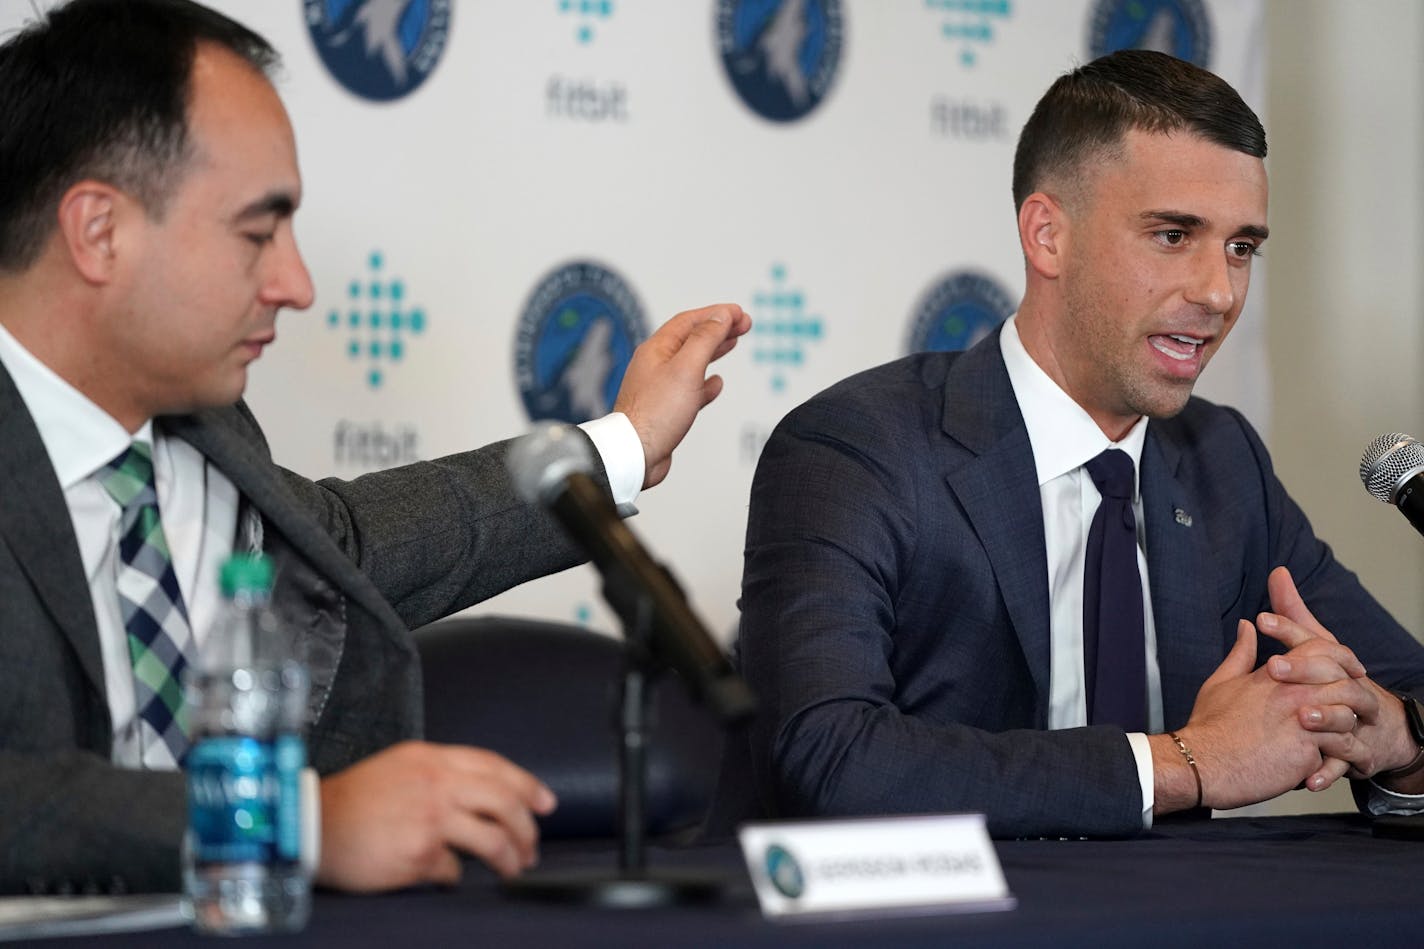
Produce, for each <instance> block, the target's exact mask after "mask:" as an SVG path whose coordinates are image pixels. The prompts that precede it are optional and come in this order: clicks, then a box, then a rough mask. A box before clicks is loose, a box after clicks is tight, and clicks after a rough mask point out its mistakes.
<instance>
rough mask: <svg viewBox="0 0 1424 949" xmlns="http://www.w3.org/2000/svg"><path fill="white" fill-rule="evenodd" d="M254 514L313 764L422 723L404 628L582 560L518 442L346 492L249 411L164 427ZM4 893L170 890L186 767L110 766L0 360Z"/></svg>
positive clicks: (43, 473) (42, 477)
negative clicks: (516, 457)
mask: <svg viewBox="0 0 1424 949" xmlns="http://www.w3.org/2000/svg"><path fill="white" fill-rule="evenodd" d="M158 424H159V425H161V426H162V427H163V429H164V430H165V431H166V432H167V433H168V434H170V435H172V436H175V437H178V438H181V439H183V440H185V441H187V442H189V443H190V444H192V445H193V446H194V447H195V448H197V449H198V450H199V451H200V452H202V453H203V454H204V455H205V456H206V457H207V458H208V459H209V460H210V461H212V462H213V463H214V464H216V465H217V466H218V468H219V469H220V470H221V471H223V473H224V474H226V475H227V477H229V478H230V479H231V480H232V481H233V483H234V484H235V485H236V486H237V489H238V491H239V492H240V493H241V495H242V498H243V502H244V504H249V505H251V506H252V507H253V508H255V509H256V511H258V512H259V513H260V515H261V518H262V523H263V527H264V546H265V548H266V549H267V551H268V552H269V553H271V554H272V555H273V556H274V558H275V560H276V563H277V580H276V584H275V588H274V591H273V598H274V605H275V607H276V609H277V610H278V612H279V614H280V615H282V616H283V618H284V619H286V620H287V621H288V622H290V623H292V624H293V625H294V626H295V627H296V628H297V629H298V630H299V632H300V633H301V637H302V642H303V645H304V647H305V652H306V658H307V660H308V663H309V665H310V667H311V672H312V699H311V720H312V725H311V729H310V733H309V738H308V754H309V758H310V761H311V763H312V765H313V766H314V767H316V768H317V770H318V771H320V772H322V773H328V772H331V771H334V770H337V769H340V768H342V767H344V766H346V765H348V764H350V763H352V762H354V761H356V760H358V759H360V758H362V757H364V756H366V755H369V754H371V753H372V752H374V751H377V750H379V749H380V748H383V747H385V746H387V745H390V744H392V743H394V742H396V741H399V740H401V739H405V738H411V737H418V736H419V734H420V730H421V693H420V675H419V664H418V661H417V658H416V656H415V652H414V648H413V646H412V644H411V641H410V637H409V635H408V634H407V630H408V629H410V628H414V627H417V626H420V625H422V624H424V623H428V622H430V621H432V620H435V619H438V618H439V617H441V616H444V615H446V614H448V613H451V612H454V611H455V610H458V609H461V608H463V607H465V606H468V605H470V604H472V603H475V602H478V601H479V600H482V599H484V598H486V597H488V596H491V595H493V594H495V593H498V592H500V591H502V590H505V589H508V588H509V587H511V586H513V585H515V584H517V583H520V582H523V581H524V580H527V579H530V578H532V577H537V576H542V575H544V574H547V573H551V572H553V571H556V570H561V569H563V568H565V567H568V566H572V565H573V564H575V563H578V562H580V560H581V559H582V557H581V556H580V555H579V554H578V553H576V552H575V550H574V549H573V547H572V546H571V545H570V543H569V542H568V541H567V540H566V538H565V537H564V535H563V534H562V532H561V531H560V530H559V528H558V526H557V525H556V524H555V523H554V522H553V521H552V520H551V519H549V518H548V517H547V516H546V515H545V514H544V513H543V512H542V511H539V510H537V509H534V508H531V507H529V506H528V505H526V504H524V503H523V502H522V501H520V500H519V499H518V497H517V496H516V495H515V493H514V491H513V489H512V486H511V485H510V483H509V479H508V477H507V475H506V474H505V470H504V453H505V449H506V446H507V443H499V444H495V445H492V446H489V447H487V448H484V449H481V450H479V451H474V452H468V453H465V454H461V455H454V456H451V457H448V458H442V459H439V460H437V461H432V462H421V463H417V464H414V465H409V466H406V467H404V468H399V469H394V470H391V471H386V472H380V473H376V474H371V475H367V476H365V477H361V478H357V479H355V480H353V481H347V482H343V481H337V480H328V481H322V482H316V483H314V482H312V481H309V480H307V479H305V478H302V477H300V476H298V475H296V474H293V473H292V472H290V471H286V470H284V469H282V468H279V467H278V466H276V465H275V464H273V463H272V460H271V457H270V454H269V452H268V449H267V445H266V442H265V440H264V438H263V436H262V432H261V430H260V429H259V428H258V426H257V423H256V422H255V421H254V420H253V418H252V416H251V414H250V413H248V411H247V410H246V408H245V406H241V405H239V406H236V407H233V408H229V409H221V410H214V411H206V412H200V413H197V414H195V415H191V416H183V417H171V418H163V419H160V420H158ZM0 485H3V493H0V892H14V891H20V890H26V889H28V890H31V891H41V892H43V891H51V892H52V891H54V890H56V889H65V888H74V889H76V890H84V889H99V890H108V889H126V890H129V891H142V890H173V889H176V888H177V887H178V884H179V862H178V851H179V842H180V840H181V836H182V832H183V827H184V824H185V818H186V805H185V800H184V785H183V779H182V776H181V775H179V774H176V773H155V772H144V771H131V770H125V769H120V768H115V767H113V766H112V765H111V764H110V763H109V756H110V751H111V743H112V723H111V720H110V715H109V708H108V702H107V699H106V697H105V690H104V673H103V666H102V660H101V658H100V651H99V641H98V634H97V631H96V626H95V621H94V615H93V607H92V605H91V600H90V595H89V590H88V586H87V582H86V580H85V576H84V572H83V567H82V564H81V561H80V556H79V550H78V546H77V544H76V541H75V538H74V531H73V527H72V525H71V522H70V518H69V514H68V510H67V508H66V506H65V502H64V497H63V494H62V492H61V490H60V486H59V482H58V481H57V479H56V477H55V474H54V470H53V468H52V467H51V465H50V461H49V456H48V455H47V454H46V452H45V448H44V445H43V444H42V443H41V441H40V438H39V432H38V431H37V429H36V428H35V425H34V422H33V420H32V419H31V417H30V414H29V412H28V411H27V410H26V408H25V406H24V403H23V401H22V400H21V399H20V397H19V393H18V392H17V391H16V389H15V387H14V384H13V382H12V381H11V379H10V377H9V374H8V373H6V372H5V370H4V368H3V367H2V366H0Z"/></svg>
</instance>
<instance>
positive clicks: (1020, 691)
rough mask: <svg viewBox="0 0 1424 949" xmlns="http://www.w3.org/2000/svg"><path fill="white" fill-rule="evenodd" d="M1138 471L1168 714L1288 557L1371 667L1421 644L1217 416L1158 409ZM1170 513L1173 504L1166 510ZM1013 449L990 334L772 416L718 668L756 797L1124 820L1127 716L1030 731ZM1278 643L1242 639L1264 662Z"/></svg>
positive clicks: (1230, 419) (1019, 454) (1410, 666)
mask: <svg viewBox="0 0 1424 949" xmlns="http://www.w3.org/2000/svg"><path fill="white" fill-rule="evenodd" d="M1141 488H1142V499H1143V516H1144V519H1145V521H1146V547H1147V562H1148V573H1149V577H1150V585H1151V597H1152V607H1153V616H1154V618H1155V622H1156V627H1157V661H1158V665H1159V667H1160V670H1161V679H1162V704H1163V711H1164V719H1165V724H1166V726H1167V728H1168V729H1174V728H1177V727H1180V726H1181V725H1183V724H1184V723H1185V722H1186V720H1187V717H1188V715H1189V714H1190V712H1191V708H1192V704H1193V702H1194V700H1195V697H1196V694H1197V691H1198V689H1199V688H1200V687H1201V684H1202V682H1203V681H1204V680H1205V679H1206V678H1207V677H1208V676H1209V675H1210V674H1211V673H1212V671H1213V670H1214V669H1215V668H1216V667H1217V665H1218V664H1220V662H1221V660H1222V659H1223V658H1224V657H1225V655H1226V653H1227V651H1228V650H1229V649H1230V647H1231V645H1232V643H1233V642H1234V641H1235V635H1236V632H1235V631H1236V623H1237V620H1238V619H1241V618H1248V619H1250V618H1254V617H1255V615H1256V614H1257V613H1258V612H1259V611H1261V610H1263V609H1268V608H1269V603H1268V596H1267V591H1266V576H1267V574H1268V573H1269V572H1270V571H1271V570H1272V569H1273V568H1274V567H1276V566H1278V565H1281V564H1284V565H1286V566H1287V567H1289V568H1290V570H1291V574H1292V575H1293V576H1294V578H1295V581H1296V583H1297V585H1298V586H1299V588H1300V591H1301V594H1302V595H1303V597H1304V598H1305V601H1306V602H1307V604H1308V605H1309V606H1310V608H1311V609H1312V610H1313V611H1314V613H1315V615H1316V616H1317V617H1318V618H1319V619H1320V620H1321V621H1322V622H1323V623H1324V624H1325V626H1326V627H1327V628H1329V629H1331V630H1332V631H1334V632H1335V633H1336V634H1337V635H1338V636H1339V637H1340V638H1341V639H1342V640H1343V641H1345V642H1346V643H1347V644H1349V645H1350V646H1351V647H1352V648H1353V649H1354V650H1355V652H1356V653H1357V654H1358V655H1359V657H1360V658H1361V660H1362V661H1363V662H1364V664H1365V667H1366V668H1367V669H1368V670H1369V671H1370V674H1371V675H1372V676H1373V677H1374V678H1375V680H1376V681H1378V682H1380V683H1381V684H1384V685H1388V686H1393V687H1397V688H1409V689H1413V690H1418V689H1419V688H1420V687H1424V648H1421V646H1420V645H1419V644H1418V643H1417V642H1416V641H1415V640H1414V639H1413V638H1412V637H1411V636H1410V635H1409V634H1408V633H1407V632H1405V630H1404V629H1402V628H1401V627H1400V626H1399V624H1398V623H1396V622H1395V621H1394V619H1393V618H1391V617H1390V615H1389V614H1388V613H1387V612H1386V611H1385V610H1384V609H1383V608H1382V607H1381V606H1380V605H1379V604H1378V603H1377V602H1375V600H1374V599H1373V598H1372V597H1370V595H1369V594H1367V593H1366V592H1365V591H1364V590H1363V589H1362V588H1361V586H1360V584H1359V582H1358V580H1357V579H1356V577H1355V575H1354V574H1353V573H1351V572H1350V571H1349V570H1346V569H1345V568H1344V567H1342V566H1341V565H1340V564H1339V563H1337V562H1336V560H1335V559H1334V557H1333V556H1332V554H1331V552H1330V549H1329V548H1328V547H1327V546H1326V545H1325V544H1323V543H1321V542H1320V541H1319V540H1317V539H1316V537H1315V535H1314V534H1313V533H1312V531H1311V528H1310V524H1309V522H1308V521H1307V520H1306V518H1305V515H1304V514H1303V513H1302V512H1301V510H1300V508H1299V507H1298V506H1297V505H1296V504H1295V503H1294V502H1293V501H1292V500H1291V499H1290V497H1289V496H1287V494H1286V492H1285V490H1284V488H1283V487H1282V486H1281V484H1280V482H1279V481H1278V480H1277V479H1276V477H1275V474H1274V473H1273V472H1272V469H1271V463H1270V459H1269V457H1268V456H1267V454H1266V450H1265V447H1264V446H1263V445H1262V444H1261V441H1260V439H1259V437H1258V436H1257V435H1256V433H1255V432H1254V431H1253V430H1252V429H1251V427H1250V426H1249V425H1248V424H1247V423H1246V421H1245V420H1244V419H1243V418H1242V417H1241V416H1240V415H1239V414H1238V413H1237V412H1235V411H1233V410H1231V409H1227V408H1222V407H1219V406H1216V405H1213V404H1211V403H1209V402H1206V401H1204V400H1201V399H1192V400H1191V402H1190V403H1189V404H1188V406H1187V407H1186V409H1185V410H1184V411H1183V412H1182V413H1181V414H1180V415H1178V416H1177V417H1175V418H1172V419H1168V420H1153V421H1152V422H1151V423H1150V424H1149V425H1148V429H1147V439H1146V443H1145V446H1144V448H1143V452H1142V462H1141ZM1179 511H1180V512H1181V515H1179V514H1178V512H1179ZM1044 544H1045V542H1044V535H1043V513H1042V506H1041V503H1040V501H1039V491H1038V484H1037V478H1036V475H1035V468H1034V463H1033V456H1032V450H1031V448H1030V445H1029V440H1028V433H1027V430H1026V428H1025V427H1024V422H1023V418H1022V416H1021V415H1020V413H1019V409H1018V403H1017V401H1016V400H1015V398H1014V393H1013V389H1012V387H1011V386H1010V383H1009V377H1008V373H1007V371H1006V370H1005V368H1004V363H1003V357H1002V354H1001V352H1000V349H999V339H998V334H993V335H991V336H990V337H989V338H988V339H986V340H985V341H984V342H983V343H981V344H980V345H978V346H977V347H975V348H974V349H972V350H970V351H968V352H966V353H924V354H919V355H914V356H910V357H907V358H905V359H901V360H899V361H897V362H893V363H890V364H888V365H885V366H881V367H879V368H877V369H872V370H870V371H868V372H864V373H861V374H859V375H856V376H853V377H851V378H850V379H847V380H845V381H844V382H842V383H840V384H838V385H836V386H834V387H832V388H831V389H829V390H827V391H826V392H823V393H821V394H820V395H818V396H816V397H815V398H813V399H812V400H810V401H809V402H807V403H806V404H805V405H802V406H801V407H799V408H798V409H796V410H795V411H793V412H792V413H791V414H790V415H788V416H787V417H786V418H785V419H784V420H783V421H782V422H781V424H780V425H779V426H778V427H777V429H776V431H775V433H774V434H773V435H772V437H771V439H770V441H769V442H768V444H767V446H766V449H765V451H764V453H763V454H762V457H761V461H760V463H759V465H758V467H757V473H756V478H755V481H754V483H753V487H752V495H751V510H750V519H749V523H748V528H747V547H746V569H745V575H744V577H743V584H742V603H741V606H742V626H741V635H740V641H739V644H738V651H739V662H740V665H741V667H742V670H743V671H744V673H745V675H746V677H747V679H748V680H749V682H750V683H751V685H752V686H753V688H754V689H755V690H756V692H757V694H758V696H759V698H760V700H761V702H762V710H763V711H762V715H761V717H760V719H759V720H758V721H757V722H756V723H755V724H754V726H753V727H752V730H751V751H752V759H753V763H752V767H753V771H754V775H755V780H756V785H757V790H758V793H759V796H760V798H761V802H762V806H763V809H764V810H767V811H770V812H771V813H773V814H779V815H787V816H790V815H812V814H815V815H859V814H882V813H893V812H925V811H955V810H968V811H983V812H985V813H987V814H988V816H989V825H990V830H991V832H992V833H994V834H995V835H996V836H1018V835H1043V834H1050V835H1051V834H1091V835H1107V836H1115V835H1127V834H1132V833H1135V832H1137V831H1139V830H1140V829H1141V812H1142V800H1141V791H1140V786H1139V782H1138V779H1137V772H1136V767H1135V764H1134V759H1133V755H1132V753H1131V750H1130V747H1129V745H1128V742H1127V738H1126V736H1125V735H1124V733H1123V732H1122V731H1121V730H1119V729H1117V728H1113V727H1107V726H1093V727H1087V728H1074V729H1066V730H1061V731H1047V730H1045V729H1046V727H1047V720H1048V700H1049V594H1048V577H1047V567H1046V560H1047V558H1046V554H1045V549H1044ZM1274 645H1275V643H1274V641H1273V640H1269V639H1267V638H1264V637H1263V638H1262V639H1261V659H1262V660H1264V658H1265V657H1266V656H1267V655H1269V654H1270V653H1271V651H1272V650H1271V648H1270V647H1272V646H1274Z"/></svg>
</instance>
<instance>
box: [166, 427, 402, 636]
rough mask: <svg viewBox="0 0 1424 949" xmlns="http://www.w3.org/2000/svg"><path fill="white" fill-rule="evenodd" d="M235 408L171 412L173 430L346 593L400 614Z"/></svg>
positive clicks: (370, 607) (372, 607)
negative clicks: (302, 502)
mask: <svg viewBox="0 0 1424 949" xmlns="http://www.w3.org/2000/svg"><path fill="white" fill-rule="evenodd" d="M233 411H234V410H232V409H221V410H215V411H205V412H199V413H196V414H194V415H189V416H173V417H165V418H164V419H163V420H162V423H163V426H164V428H165V430H166V431H167V432H169V433H170V434H172V435H174V436H176V437H178V438H182V439H183V440H184V441H186V442H188V443H189V444H190V445H192V446H193V447H194V448H196V449H197V450H198V451H199V452H201V453H202V454H203V456H204V457H206V458H208V459H209V460H210V461H212V463H213V464H215V465H217V467H218V470H220V471H221V472H222V473H223V474H224V475H226V476H227V478H228V479H229V480H230V481H232V483H233V484H234V485H235V486H236V487H237V490H238V492H239V493H240V494H241V495H242V497H243V500H244V501H246V502H247V503H249V504H251V505H253V506H254V507H256V508H257V510H258V511H260V512H261V513H262V516H263V518H264V519H265V520H266V521H267V522H268V524H270V525H271V526H272V527H273V528H274V529H276V530H277V531H278V532H280V533H281V534H282V536H283V538H284V539H285V540H286V541H287V543H289V544H290V545H291V546H292V548H293V549H294V550H296V551H297V552H298V553H300V554H301V555H302V556H303V557H305V558H306V559H307V561H308V562H310V563H311V565H312V566H313V567H314V568H315V569H316V570H317V572H318V573H320V574H321V575H323V576H325V577H326V578H328V579H330V580H331V582H332V583H333V584H335V585H336V586H337V587H338V588H339V589H340V590H341V592H342V593H343V594H345V595H346V596H347V597H349V598H350V599H352V600H354V601H355V602H356V603H358V604H360V605H361V606H362V607H364V608H365V609H366V611H367V612H369V613H371V614H372V615H374V616H378V617H381V618H383V619H387V620H390V621H392V622H394V623H396V624H397V625H399V624H400V620H399V618H398V617H396V615H395V612H394V611H393V610H392V609H391V607H390V605H389V604H388V603H386V601H385V600H384V599H382V598H381V596H380V594H379V593H377V592H376V589H375V587H373V586H372V585H371V584H370V582H369V581H367V580H366V579H365V575H364V574H362V573H361V572H360V571H359V570H358V569H357V568H356V565H355V564H354V563H352V561H351V559H350V558H349V557H347V556H346V554H345V553H343V552H342V551H341V550H340V549H339V548H338V547H337V546H336V544H335V543H334V542H333V541H332V540H331V538H330V536H328V535H327V534H326V533H325V532H324V531H323V530H322V529H321V527H320V525H318V524H317V523H316V521H315V520H313V518H312V517H311V515H310V513H308V512H307V511H305V510H304V509H303V508H301V507H300V506H299V505H298V504H297V503H296V502H295V501H294V499H293V497H292V493H291V491H290V490H289V489H288V487H287V485H286V484H285V483H284V482H283V481H282V478H281V475H280V474H279V473H278V472H279V469H278V468H277V467H276V466H275V465H274V464H273V463H272V461H271V459H270V458H269V457H268V456H267V455H266V453H265V452H264V451H263V450H262V449H260V448H259V447H258V442H257V441H255V440H254V438H253V437H252V436H251V435H244V434H242V433H240V432H239V431H237V429H236V428H235V427H234V426H233V425H232V424H231V423H230V422H228V421H227V416H228V415H229V414H230V413H232V412H233Z"/></svg>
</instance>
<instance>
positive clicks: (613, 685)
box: [414, 616, 722, 838]
mask: <svg viewBox="0 0 1424 949" xmlns="http://www.w3.org/2000/svg"><path fill="white" fill-rule="evenodd" d="M414 637H415V644H416V647H417V649H418V650H419V652H420V662H421V666H422V668H423V670H424V675H425V737H426V738H427V739H429V740H430V741H436V742H449V743H459V744H468V745H477V746H479V747H482V748H488V749H490V750H492V751H497V752H499V753H500V754H502V755H504V756H505V757H506V758H509V759H510V760H511V761H513V762H515V763H516V764H518V765H519V766H520V767H522V768H525V769H526V770H528V771H530V772H532V773H533V774H535V775H537V776H538V777H539V778H540V780H542V781H544V782H545V783H546V784H548V785H549V787H550V788H551V789H552V790H553V792H554V793H555V794H556V795H558V798H559V807H558V809H557V810H556V811H555V812H554V813H553V814H551V815H549V816H548V817H546V818H542V819H541V820H540V832H541V834H542V835H543V836H544V837H546V838H554V837H612V836H615V835H616V834H617V815H618V746H619V744H620V741H619V738H618V735H617V733H616V731H615V728H616V724H617V714H618V702H619V693H620V690H621V686H622V673H623V653H624V647H623V643H622V641H621V640H617V639H611V638H609V637H607V636H602V635H599V634H597V633H592V632H589V631H587V630H584V629H580V628H579V627H576V626H571V625H565V624H562V623H552V622H545V621H540V620H529V619H514V618H510V617H498V616H488V617H475V618H469V617H455V618H451V619H445V620H441V621H440V622H438V623H432V624H431V625H429V626H425V627H423V628H421V629H418V630H416V631H415V633H414ZM648 720H649V747H648V754H647V761H648V772H647V774H648V779H647V797H646V817H647V831H648V833H649V834H650V835H668V834H673V833H676V832H679V831H688V832H689V833H690V832H692V831H694V830H695V828H696V827H697V825H698V824H699V822H700V821H701V820H702V818H703V815H704V814H705V813H706V811H707V809H708V806H709V804H710V802H711V798H712V792H713V787H714V785H715V784H716V780H717V768H718V760H719V756H720V753H721V747H722V736H721V732H720V730H719V728H718V726H717V723H716V721H715V720H714V718H713V716H712V715H711V713H710V712H708V711H706V710H705V709H703V708H701V707H700V706H697V705H695V704H694V703H693V700H692V699H691V697H690V695H689V694H688V691H687V689H686V687H685V686H684V685H683V683H682V682H681V681H680V680H678V678H677V676H676V675H674V674H673V673H672V672H665V673H663V674H662V675H660V676H658V677H657V679H656V680H655V681H654V683H653V687H652V689H651V701H650V702H649V713H648Z"/></svg>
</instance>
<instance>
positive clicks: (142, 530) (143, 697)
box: [96, 442, 193, 769]
mask: <svg viewBox="0 0 1424 949" xmlns="http://www.w3.org/2000/svg"><path fill="white" fill-rule="evenodd" d="M96 477H97V478H98V481H99V483H100V484H101V485H103V487H104V490H105V491H107V492H109V496H110V497H112V498H113V499H114V501H115V502H117V503H118V505H119V507H120V509H121V513H120V516H119V567H118V575H117V578H116V586H117V587H118V592H119V610H120V612H121V613H122V615H123V619H124V629H125V631H126V632H127V633H128V643H129V659H130V660H131V661H132V663H133V675H134V701H135V707H136V708H137V711H138V719H139V721H138V726H139V728H140V730H141V735H140V748H141V749H142V758H143V765H144V767H146V768H169V769H171V768H174V767H177V766H179V765H181V764H182V763H183V757H184V755H186V754H187V752H188V721H187V715H186V714H185V711H184V708H183V670H184V669H185V668H186V667H187V665H188V662H187V659H186V657H185V656H184V651H185V650H189V649H191V648H192V639H193V637H192V632H191V629H190V627H189V624H188V608H187V607H186V606H185V605H184V604H183V594H182V592H181V591H180V590H179V589H178V577H177V576H176V575H175V574H174V572H173V560H172V557H171V556H170V555H169V553H168V541H167V540H166V539H165V538H164V536H163V524H162V523H161V522H160V521H159V519H158V494H157V492H156V490H155V489H154V482H153V456H152V449H150V448H149V446H148V445H146V444H145V443H143V442H134V443H133V444H131V445H130V446H129V447H128V448H127V449H125V450H124V452H123V453H122V454H120V455H119V456H118V457H117V458H115V459H114V460H113V461H111V462H109V463H108V464H107V465H105V466H104V467H103V468H100V469H99V472H98V474H97V475H96Z"/></svg>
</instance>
